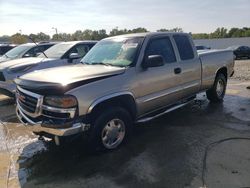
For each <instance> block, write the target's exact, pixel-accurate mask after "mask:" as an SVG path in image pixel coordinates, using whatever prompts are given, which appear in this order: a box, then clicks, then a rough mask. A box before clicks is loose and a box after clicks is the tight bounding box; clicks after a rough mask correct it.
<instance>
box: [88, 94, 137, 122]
mask: <svg viewBox="0 0 250 188" xmlns="http://www.w3.org/2000/svg"><path fill="white" fill-rule="evenodd" d="M112 106H120V107H123V108H124V109H126V110H127V111H128V112H129V114H130V115H131V117H132V119H135V118H136V113H137V110H136V103H135V100H134V98H133V97H132V96H131V95H128V94H126V95H121V96H117V97H113V98H111V99H107V100H105V101H103V102H101V103H99V104H97V105H96V106H95V107H94V108H93V110H92V111H91V113H90V117H91V119H92V118H94V117H95V116H96V115H97V114H99V113H101V112H102V111H103V110H106V109H107V108H108V107H112Z"/></svg>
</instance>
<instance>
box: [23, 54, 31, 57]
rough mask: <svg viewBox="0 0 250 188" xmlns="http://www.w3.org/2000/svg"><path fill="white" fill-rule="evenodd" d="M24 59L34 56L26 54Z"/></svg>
mask: <svg viewBox="0 0 250 188" xmlns="http://www.w3.org/2000/svg"><path fill="white" fill-rule="evenodd" d="M23 57H32V55H31V54H24V56H23Z"/></svg>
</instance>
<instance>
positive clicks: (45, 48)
mask: <svg viewBox="0 0 250 188" xmlns="http://www.w3.org/2000/svg"><path fill="white" fill-rule="evenodd" d="M51 46H53V45H43V46H41V47H42V49H41V52H43V51H45V50H47V49H48V48H50V47H51Z"/></svg>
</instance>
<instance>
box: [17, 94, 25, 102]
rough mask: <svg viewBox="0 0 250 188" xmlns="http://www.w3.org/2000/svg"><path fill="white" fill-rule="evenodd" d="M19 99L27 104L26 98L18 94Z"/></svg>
mask: <svg viewBox="0 0 250 188" xmlns="http://www.w3.org/2000/svg"><path fill="white" fill-rule="evenodd" d="M17 98H18V100H20V101H21V102H25V96H23V95H21V94H20V93H17Z"/></svg>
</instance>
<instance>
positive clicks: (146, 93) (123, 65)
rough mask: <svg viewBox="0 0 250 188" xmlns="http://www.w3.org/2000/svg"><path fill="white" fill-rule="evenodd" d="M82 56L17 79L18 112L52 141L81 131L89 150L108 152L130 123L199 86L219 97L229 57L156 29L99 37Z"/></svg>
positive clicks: (185, 98) (182, 99)
mask: <svg viewBox="0 0 250 188" xmlns="http://www.w3.org/2000/svg"><path fill="white" fill-rule="evenodd" d="M81 62H82V64H79V65H71V66H64V67H60V68H51V69H45V70H41V71H36V72H32V73H29V74H26V75H23V76H21V77H20V78H18V79H16V80H15V82H16V84H17V93H16V99H17V101H16V102H17V116H18V118H19V119H20V121H21V122H23V123H24V124H25V125H27V126H28V127H29V128H31V129H32V131H33V132H35V133H36V134H39V135H42V136H47V137H48V136H49V137H53V138H55V141H56V143H57V144H59V141H60V138H61V137H65V136H69V135H74V134H83V133H86V134H87V135H88V142H89V145H90V146H91V147H92V148H93V149H106V150H112V149H115V148H117V147H119V146H120V145H121V144H122V143H123V142H124V140H125V139H126V138H127V136H128V135H129V133H130V131H131V130H132V127H133V126H134V124H135V123H136V122H145V121H148V120H151V119H153V118H155V117H158V116H160V115H162V114H164V113H167V112H170V111H171V110H174V109H177V108H179V107H182V106H184V105H185V104H187V103H188V102H190V101H191V100H193V99H194V98H195V97H196V94H197V93H199V92H203V91H206V93H207V97H208V99H209V100H210V101H211V102H222V101H223V97H224V95H225V90H226V86H227V79H228V78H229V77H230V76H232V74H233V67H234V55H233V52H232V51H229V50H210V51H206V52H201V53H199V54H197V51H196V49H195V46H194V44H193V41H192V38H191V36H190V35H189V34H185V33H164V32H162V33H142V34H131V35H121V36H116V37H111V38H106V39H103V40H102V41H100V42H98V43H97V45H96V46H94V47H93V48H92V49H91V50H90V51H89V52H88V54H87V55H86V56H85V57H84V58H83V59H82V60H81Z"/></svg>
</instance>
